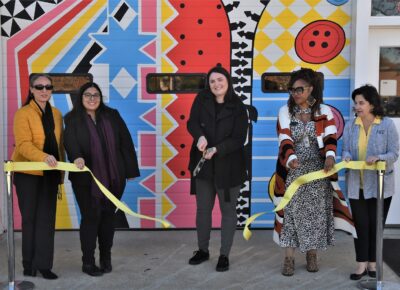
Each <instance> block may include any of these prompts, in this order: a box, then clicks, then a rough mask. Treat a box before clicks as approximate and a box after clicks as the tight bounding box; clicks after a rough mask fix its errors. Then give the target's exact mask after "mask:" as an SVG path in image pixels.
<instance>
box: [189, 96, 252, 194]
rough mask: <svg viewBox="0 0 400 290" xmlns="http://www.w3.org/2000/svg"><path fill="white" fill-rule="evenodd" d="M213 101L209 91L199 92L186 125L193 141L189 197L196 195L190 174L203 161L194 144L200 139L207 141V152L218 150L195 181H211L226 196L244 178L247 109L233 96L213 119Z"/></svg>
mask: <svg viewBox="0 0 400 290" xmlns="http://www.w3.org/2000/svg"><path fill="white" fill-rule="evenodd" d="M214 99H215V97H214V95H213V94H212V93H211V92H210V91H209V90H204V91H202V92H200V93H199V94H198V95H197V96H196V98H195V100H194V102H193V105H192V108H191V111H190V117H189V120H188V122H187V129H188V131H189V133H190V134H191V135H192V137H193V144H192V147H191V150H190V161H189V170H190V173H191V174H192V178H191V193H196V192H195V186H194V178H193V170H194V168H195V167H196V165H197V163H198V162H199V160H200V159H201V157H202V152H200V151H199V150H198V149H197V141H198V139H199V138H200V137H201V136H204V137H205V138H206V139H207V142H208V145H207V147H208V148H211V147H216V148H217V153H216V154H215V155H214V156H213V158H212V159H211V160H207V161H206V162H205V163H204V165H203V168H202V169H201V171H200V172H199V174H198V175H197V176H196V178H200V179H209V180H211V179H213V180H214V181H215V184H216V186H217V188H218V189H224V190H225V192H226V190H229V188H232V187H235V186H238V185H241V184H243V182H244V181H245V180H246V178H247V172H246V160H245V153H244V143H245V141H246V136H247V128H248V118H247V111H246V107H245V105H244V104H243V103H242V101H241V100H240V99H239V98H238V97H237V96H234V97H233V100H231V101H226V102H225V104H224V106H223V108H222V110H221V111H220V112H219V114H218V115H216V112H215V101H214Z"/></svg>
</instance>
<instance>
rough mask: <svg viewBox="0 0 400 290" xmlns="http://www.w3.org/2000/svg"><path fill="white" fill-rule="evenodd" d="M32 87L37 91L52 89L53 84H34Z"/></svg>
mask: <svg viewBox="0 0 400 290" xmlns="http://www.w3.org/2000/svg"><path fill="white" fill-rule="evenodd" d="M33 88H34V89H35V90H38V91H41V90H43V89H46V90H48V91H52V90H53V89H54V86H53V85H34V86H33Z"/></svg>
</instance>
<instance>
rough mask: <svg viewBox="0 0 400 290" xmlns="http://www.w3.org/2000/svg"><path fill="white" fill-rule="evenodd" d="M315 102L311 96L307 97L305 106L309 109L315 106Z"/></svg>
mask: <svg viewBox="0 0 400 290" xmlns="http://www.w3.org/2000/svg"><path fill="white" fill-rule="evenodd" d="M316 101H317V100H316V99H314V97H313V96H312V95H309V96H308V98H307V104H308V105H309V106H310V107H312V106H314V104H315V102H316Z"/></svg>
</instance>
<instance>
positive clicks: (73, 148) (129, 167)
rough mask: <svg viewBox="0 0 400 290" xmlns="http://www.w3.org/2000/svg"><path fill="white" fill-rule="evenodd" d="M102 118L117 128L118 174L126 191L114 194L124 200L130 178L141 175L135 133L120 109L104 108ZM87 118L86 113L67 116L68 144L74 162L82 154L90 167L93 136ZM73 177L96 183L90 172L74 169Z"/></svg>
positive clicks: (76, 182) (79, 181)
mask: <svg viewBox="0 0 400 290" xmlns="http://www.w3.org/2000/svg"><path fill="white" fill-rule="evenodd" d="M98 117H100V118H107V119H108V120H109V121H110V124H111V126H112V128H113V133H114V136H115V148H116V151H117V166H118V176H119V179H120V186H119V188H121V189H122V192H113V194H114V195H115V196H116V197H117V198H119V199H120V198H121V196H122V194H123V189H124V188H125V185H126V179H127V178H133V177H137V176H140V172H139V167H138V162H137V158H136V151H135V147H134V145H133V142H132V137H131V134H130V133H129V130H128V128H127V127H126V124H125V122H124V120H123V119H122V118H121V116H120V114H119V113H118V111H117V110H114V109H111V108H104V110H103V111H102V112H101V114H99V116H98ZM85 118H86V116H80V115H76V114H75V115H72V114H70V113H69V114H67V115H66V116H65V119H64V121H65V130H64V147H65V150H66V152H67V155H68V159H69V160H70V161H71V162H74V160H75V159H76V158H79V157H81V158H83V159H84V160H85V165H86V166H87V167H88V168H89V169H90V168H91V165H92V160H91V155H90V137H89V129H88V127H87V122H86V120H85ZM69 180H71V182H72V183H73V184H74V185H76V186H91V183H92V182H94V180H93V178H92V177H91V175H90V174H89V173H88V172H83V173H74V172H70V173H69Z"/></svg>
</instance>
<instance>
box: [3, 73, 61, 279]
mask: <svg viewBox="0 0 400 290" xmlns="http://www.w3.org/2000/svg"><path fill="white" fill-rule="evenodd" d="M52 90H53V84H52V80H51V78H50V76H48V75H46V74H32V75H31V77H30V79H29V95H28V98H27V100H26V102H25V104H24V106H23V107H22V108H20V109H19V110H18V111H17V112H16V113H15V117H14V137H15V149H14V153H13V155H12V158H11V159H12V160H13V161H16V162H24V161H25V162H26V161H34V162H41V161H43V162H46V163H47V165H49V166H51V167H55V166H57V161H62V160H63V156H64V149H63V144H62V130H63V124H62V115H61V112H60V111H59V110H57V109H56V108H54V107H52V106H51V105H50V102H49V100H50V98H51V93H52ZM62 182H63V174H62V173H61V172H60V171H57V170H49V171H27V172H16V173H15V174H14V184H15V187H16V190H17V196H18V204H19V208H20V211H21V217H22V265H23V267H24V276H36V272H37V271H39V273H41V274H42V276H43V278H45V279H57V275H56V274H54V273H53V272H52V271H51V269H52V268H53V257H54V230H55V221H56V205H57V191H58V185H59V184H60V183H62Z"/></svg>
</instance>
